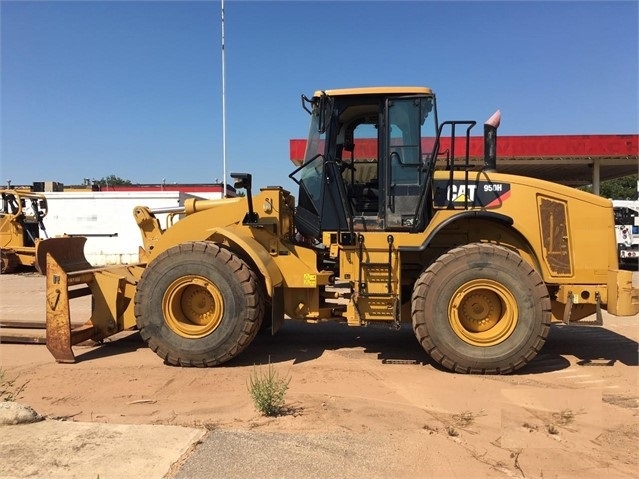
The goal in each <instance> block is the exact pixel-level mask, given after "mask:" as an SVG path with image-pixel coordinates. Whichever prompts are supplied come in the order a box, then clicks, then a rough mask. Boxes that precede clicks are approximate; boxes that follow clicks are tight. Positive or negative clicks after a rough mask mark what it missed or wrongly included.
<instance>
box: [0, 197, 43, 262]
mask: <svg viewBox="0 0 639 479" xmlns="http://www.w3.org/2000/svg"><path fill="white" fill-rule="evenodd" d="M0 195H1V198H2V199H1V201H2V202H1V204H0V260H1V269H0V270H1V272H2V274H6V273H12V272H13V271H15V270H16V268H18V267H19V266H36V259H35V258H36V248H37V246H38V243H39V242H40V240H41V238H40V233H41V232H42V233H43V234H44V235H45V237H46V229H45V227H44V223H43V222H42V220H43V219H44V217H45V216H46V215H47V212H48V207H47V199H46V198H45V196H44V195H41V194H38V193H31V192H30V191H25V190H0Z"/></svg>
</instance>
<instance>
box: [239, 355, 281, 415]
mask: <svg viewBox="0 0 639 479" xmlns="http://www.w3.org/2000/svg"><path fill="white" fill-rule="evenodd" d="M290 382H291V378H290V377H286V378H284V377H281V376H280V375H279V373H278V372H277V371H276V369H275V367H274V366H273V365H272V364H271V362H270V361H269V363H268V368H267V370H266V372H264V371H260V370H258V368H257V367H254V368H253V373H252V374H251V377H250V378H249V382H248V390H249V393H250V394H251V398H252V399H253V404H254V405H255V409H257V411H259V412H260V413H261V414H263V415H264V416H279V415H280V414H282V413H283V412H284V404H285V403H284V397H285V396H286V391H287V390H288V385H289V384H290Z"/></svg>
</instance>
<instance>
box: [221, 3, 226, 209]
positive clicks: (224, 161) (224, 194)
mask: <svg viewBox="0 0 639 479" xmlns="http://www.w3.org/2000/svg"><path fill="white" fill-rule="evenodd" d="M225 63H226V62H225V58H224V0H222V164H223V170H224V172H223V176H222V198H226V71H225Z"/></svg>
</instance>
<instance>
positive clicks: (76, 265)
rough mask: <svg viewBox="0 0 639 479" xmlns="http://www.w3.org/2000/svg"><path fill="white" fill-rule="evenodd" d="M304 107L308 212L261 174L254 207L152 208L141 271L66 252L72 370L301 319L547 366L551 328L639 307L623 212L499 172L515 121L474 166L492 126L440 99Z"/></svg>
mask: <svg viewBox="0 0 639 479" xmlns="http://www.w3.org/2000/svg"><path fill="white" fill-rule="evenodd" d="M302 106H303V108H304V109H305V110H306V111H307V112H308V114H309V115H310V120H311V121H310V129H309V137H308V141H307V146H306V154H305V159H304V160H303V162H301V163H300V164H299V165H298V167H297V168H296V169H295V171H293V172H292V173H291V174H290V175H289V176H290V178H291V179H292V180H293V181H294V182H295V184H296V185H298V186H299V191H298V196H297V202H296V200H295V198H294V197H293V196H292V195H291V194H290V193H289V192H288V191H286V190H285V189H283V188H281V187H266V188H262V189H261V190H260V191H259V193H257V194H253V192H252V189H251V175H250V174H246V173H238V174H232V175H231V176H232V177H233V178H234V179H235V180H236V185H235V186H236V187H237V188H245V189H246V196H245V197H238V198H229V199H221V200H198V199H191V200H188V201H187V202H186V204H185V206H184V208H182V209H179V211H178V210H175V211H174V212H175V213H176V214H177V213H179V214H180V215H182V218H181V219H180V220H179V221H177V222H175V223H174V224H172V225H171V226H169V227H167V228H162V226H161V225H160V223H159V222H158V220H157V218H156V216H155V215H156V214H158V213H160V212H163V213H166V212H167V211H166V210H162V211H152V210H150V209H148V208H145V207H143V206H140V207H136V208H135V209H134V211H133V215H134V218H135V220H136V222H137V224H138V226H139V228H140V232H141V235H142V239H143V248H141V251H140V259H139V261H140V262H139V263H138V264H131V265H121V266H117V267H108V268H92V267H91V266H90V265H89V264H88V263H87V262H86V260H85V259H84V258H83V255H82V252H81V251H79V250H78V248H75V249H74V248H63V247H57V248H53V249H55V250H56V251H57V253H53V254H49V255H48V257H47V300H46V301H47V344H48V347H49V350H50V351H51V352H52V353H53V356H54V357H55V359H56V360H57V361H60V362H73V361H75V356H74V354H73V351H72V346H73V345H74V344H77V343H79V342H81V341H84V340H87V339H93V340H101V339H103V338H105V337H107V336H110V335H112V334H114V333H117V332H119V331H122V330H128V329H135V328H137V329H139V331H140V334H141V336H142V338H144V340H146V341H147V342H148V344H149V346H150V347H151V348H152V349H153V350H154V351H155V352H156V353H157V354H158V355H159V356H160V357H161V358H162V359H163V360H164V361H165V362H166V363H168V364H172V365H181V366H216V365H219V364H223V363H225V362H226V361H229V360H231V359H232V358H234V357H236V356H237V355H239V354H240V353H241V352H242V351H243V350H245V349H246V348H247V347H249V345H250V343H251V341H252V340H253V338H254V337H255V335H256V333H257V332H258V330H259V329H260V328H261V327H268V328H270V330H271V332H272V333H273V334H275V333H276V332H277V330H278V329H279V328H280V327H281V325H282V323H283V322H284V320H285V318H286V319H288V320H299V321H307V322H320V321H341V322H343V323H346V324H348V325H349V326H367V325H384V326H386V327H388V329H389V334H392V332H391V331H392V330H393V329H397V328H399V327H401V325H402V323H408V324H411V325H412V328H413V329H414V332H415V335H416V337H417V340H418V341H419V342H420V343H421V345H422V346H423V348H424V350H425V352H426V353H427V354H429V355H430V356H431V357H432V359H434V360H435V361H437V362H438V363H440V364H441V365H442V366H444V367H445V368H447V369H449V370H451V371H455V372H460V373H493V374H505V373H510V372H512V371H515V370H517V369H519V368H521V367H522V366H524V365H526V364H527V363H528V362H530V361H531V360H532V359H533V358H534V357H535V356H536V354H537V353H538V352H539V351H540V350H541V348H542V347H543V345H544V342H545V340H546V336H547V335H548V332H549V328H550V324H551V322H552V321H563V322H566V323H575V324H580V322H582V321H583V320H584V319H585V318H592V317H594V318H595V319H594V320H592V319H588V321H589V322H590V323H593V322H594V323H600V322H601V319H602V311H603V310H604V309H606V310H607V311H608V312H609V313H611V314H614V315H620V316H631V315H635V314H637V312H638V311H639V301H638V291H637V290H636V289H635V288H633V286H632V274H631V272H629V271H620V270H619V269H618V263H617V249H616V241H615V231H614V215H613V209H612V204H611V202H610V201H609V200H605V199H602V198H600V197H597V196H594V195H592V194H589V193H585V192H582V191H578V190H576V189H572V188H569V187H565V186H561V185H557V184H553V183H549V182H545V181H540V180H537V179H531V178H527V177H523V176H514V175H507V174H503V173H499V172H498V171H497V170H498V168H497V165H496V143H497V141H496V128H497V126H498V123H499V119H498V117H492V118H491V119H490V120H489V121H488V122H487V123H486V124H485V125H484V143H485V148H484V150H485V154H484V158H483V160H482V161H480V162H479V163H480V164H474V163H472V162H471V161H470V158H469V154H468V151H469V149H468V145H469V140H470V131H471V129H472V128H473V127H474V126H475V122H472V121H447V122H442V123H440V122H439V121H438V118H437V109H436V102H435V95H434V94H433V92H432V91H431V89H429V88H424V87H385V88H358V89H341V90H326V91H318V92H316V93H315V94H314V95H313V96H312V97H311V98H307V97H305V96H302ZM459 151H461V152H462V154H461V155H458V154H457V152H459ZM55 241H56V242H62V243H64V242H65V241H66V239H65V238H59V239H55ZM62 252H64V254H60V253H62ZM85 294H91V295H92V299H93V312H92V316H91V318H90V319H89V320H88V321H87V322H86V324H85V325H84V326H82V327H77V328H71V318H70V309H69V300H71V299H73V298H76V297H78V296H82V295H85Z"/></svg>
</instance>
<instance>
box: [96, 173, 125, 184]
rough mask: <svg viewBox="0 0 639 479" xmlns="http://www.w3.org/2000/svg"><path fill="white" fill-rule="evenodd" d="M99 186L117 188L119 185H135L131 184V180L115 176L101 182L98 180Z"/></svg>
mask: <svg viewBox="0 0 639 479" xmlns="http://www.w3.org/2000/svg"><path fill="white" fill-rule="evenodd" d="M95 183H96V184H97V185H100V186H117V185H131V184H133V183H131V181H130V180H125V179H123V178H120V177H119V176H115V175H109V176H107V177H106V178H102V179H100V180H97V181H96V182H95Z"/></svg>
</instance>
